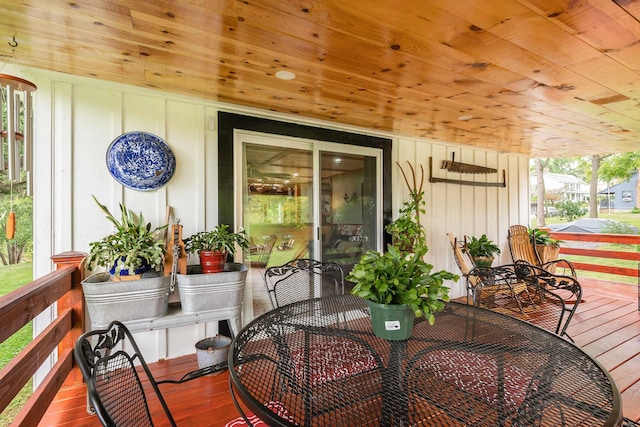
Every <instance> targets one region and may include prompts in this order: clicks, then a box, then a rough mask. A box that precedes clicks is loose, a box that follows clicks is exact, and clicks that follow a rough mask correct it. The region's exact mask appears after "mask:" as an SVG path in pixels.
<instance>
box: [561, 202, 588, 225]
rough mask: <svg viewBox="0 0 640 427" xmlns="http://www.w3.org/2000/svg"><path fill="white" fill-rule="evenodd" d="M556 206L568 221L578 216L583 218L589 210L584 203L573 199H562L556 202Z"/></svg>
mask: <svg viewBox="0 0 640 427" xmlns="http://www.w3.org/2000/svg"><path fill="white" fill-rule="evenodd" d="M555 206H556V208H557V209H558V215H560V216H561V217H562V218H566V219H567V221H574V220H576V219H578V218H582V217H583V216H585V215H586V214H587V212H588V209H587V208H586V207H585V206H584V203H580V202H574V201H573V200H561V201H559V202H556V205H555Z"/></svg>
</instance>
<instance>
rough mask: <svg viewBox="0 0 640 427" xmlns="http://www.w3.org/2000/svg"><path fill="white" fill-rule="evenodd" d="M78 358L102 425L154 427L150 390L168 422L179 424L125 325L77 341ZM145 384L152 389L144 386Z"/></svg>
mask: <svg viewBox="0 0 640 427" xmlns="http://www.w3.org/2000/svg"><path fill="white" fill-rule="evenodd" d="M74 355H75V358H76V361H77V362H78V365H79V366H80V370H81V371H82V375H83V377H84V379H85V381H86V383H87V391H88V397H89V402H90V404H91V406H92V407H93V410H94V411H95V413H96V415H97V416H98V418H99V419H100V422H101V423H102V425H104V426H136V427H139V426H153V425H154V422H153V419H152V418H151V413H150V412H149V405H148V402H147V391H148V392H149V393H151V392H154V393H155V395H156V397H157V399H158V400H159V401H160V404H161V405H162V408H163V409H164V412H165V415H166V420H167V421H168V422H169V423H170V424H171V425H172V426H175V425H176V423H175V421H174V419H173V417H172V416H171V412H170V411H169V408H168V406H167V404H166V402H165V400H164V398H163V397H162V394H161V393H160V390H159V388H158V384H157V383H156V381H155V380H154V379H153V376H152V375H151V372H150V371H149V367H148V366H147V364H146V362H145V361H144V358H143V357H142V354H141V353H140V350H139V349H138V346H137V344H136V343H135V341H134V340H133V337H132V336H131V333H130V332H129V330H128V329H127V328H126V327H125V326H124V325H123V324H122V323H120V322H112V323H111V324H110V325H109V326H108V327H107V329H102V330H95V331H89V332H86V333H85V334H83V335H82V336H81V337H80V338H79V339H78V341H77V342H76V345H75V348H74ZM137 365H138V366H137ZM141 377H142V378H141ZM143 381H144V383H145V384H147V383H148V384H149V386H150V387H144V386H143Z"/></svg>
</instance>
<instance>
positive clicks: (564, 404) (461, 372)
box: [229, 295, 621, 427]
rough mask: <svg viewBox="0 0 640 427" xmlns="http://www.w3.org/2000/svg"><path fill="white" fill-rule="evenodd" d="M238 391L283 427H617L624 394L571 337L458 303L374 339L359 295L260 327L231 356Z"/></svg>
mask: <svg viewBox="0 0 640 427" xmlns="http://www.w3.org/2000/svg"><path fill="white" fill-rule="evenodd" d="M229 369H230V373H231V375H230V386H231V387H232V391H233V392H234V394H235V395H236V396H238V397H239V398H240V399H241V401H242V402H243V403H244V404H245V405H246V406H247V407H248V408H249V409H250V410H251V411H253V412H254V413H255V415H257V416H258V417H259V418H261V419H262V420H263V421H264V422H266V423H267V424H268V425H272V426H350V427H353V426H492V427H493V426H549V427H551V426H553V427H557V426H615V425H616V424H617V423H618V422H619V420H620V418H621V400H620V394H619V392H618V389H617V388H616V385H615V383H614V382H613V380H612V379H611V377H610V375H609V374H608V372H607V371H606V370H605V369H604V368H603V367H602V366H601V365H600V364H599V363H598V362H597V361H596V360H594V359H593V358H591V357H590V356H588V355H587V354H586V353H584V352H583V351H582V350H581V349H579V348H578V347H576V346H575V345H574V344H572V343H570V342H567V341H566V340H564V339H562V338H560V337H558V336H557V335H554V334H552V333H550V332H547V331H545V330H543V329H540V328H538V327H536V326H534V325H531V324H529V323H526V322H523V321H520V320H518V319H514V318H511V317H508V316H505V315H503V314H499V313H495V312H491V311H489V310H486V309H483V308H479V307H474V306H470V305H465V304H458V303H448V304H447V305H446V308H445V310H444V311H442V312H439V313H437V314H436V322H435V324H434V325H429V323H428V322H426V321H420V320H419V319H417V320H416V322H415V325H414V329H413V333H412V336H411V337H410V338H409V339H408V340H405V341H387V340H384V339H381V338H378V337H376V336H374V335H373V332H372V330H371V324H370V320H369V314H368V310H367V308H366V304H365V301H364V300H362V299H361V298H359V297H356V296H353V295H341V296H331V297H325V298H319V299H313V300H307V301H302V302H299V303H294V304H290V305H286V306H284V307H281V308H278V309H275V310H272V311H270V312H268V313H266V314H264V315H262V316H260V317H258V318H256V319H254V320H253V321H252V322H251V323H249V324H248V325H247V326H246V327H245V328H243V330H242V331H240V333H239V334H238V335H237V336H236V338H235V339H234V342H233V345H232V348H231V351H230V354H229Z"/></svg>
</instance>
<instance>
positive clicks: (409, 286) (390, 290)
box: [347, 243, 458, 340]
mask: <svg viewBox="0 0 640 427" xmlns="http://www.w3.org/2000/svg"><path fill="white" fill-rule="evenodd" d="M426 253H427V247H426V245H424V244H422V243H421V244H418V245H416V246H414V252H412V253H410V254H406V253H404V252H402V251H401V250H400V249H399V248H398V247H396V246H393V245H389V246H388V247H387V251H386V252H385V253H380V252H377V251H367V252H366V253H365V254H364V255H363V256H362V258H361V259H360V262H358V263H357V264H356V265H355V266H354V267H353V270H351V272H350V273H349V275H348V276H347V279H348V280H350V281H352V282H353V283H354V284H355V285H354V287H353V289H352V291H351V292H352V293H353V294H354V295H357V296H359V297H361V298H364V299H365V300H367V305H368V306H369V308H370V312H371V322H372V326H373V328H374V333H375V334H376V335H378V336H381V337H383V338H386V339H389V340H404V339H407V338H408V337H409V336H410V335H411V330H412V327H413V319H414V317H420V316H425V318H426V319H427V321H428V322H429V323H430V324H433V323H434V321H435V316H434V313H435V312H437V311H440V310H442V309H443V308H444V302H446V301H449V294H448V292H449V288H448V287H446V286H444V281H445V280H454V281H455V280H458V276H457V275H455V274H453V273H449V272H448V271H444V270H441V271H438V272H433V266H432V265H431V264H428V263H427V262H425V261H424V260H423V257H424V255H425V254H426Z"/></svg>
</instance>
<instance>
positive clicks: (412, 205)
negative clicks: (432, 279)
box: [385, 162, 426, 252]
mask: <svg viewBox="0 0 640 427" xmlns="http://www.w3.org/2000/svg"><path fill="white" fill-rule="evenodd" d="M407 163H409V169H410V170H411V177H412V182H409V179H408V178H407V174H406V173H405V171H404V169H402V166H400V164H399V163H396V164H397V165H398V167H399V168H400V171H401V172H402V176H403V178H404V182H405V183H406V184H407V187H408V188H409V199H408V200H406V201H404V203H403V204H402V207H401V208H400V209H399V211H398V217H397V218H396V219H395V220H393V221H392V222H391V223H389V224H388V225H387V226H386V227H385V231H386V232H387V233H389V234H390V235H391V243H392V244H393V245H394V246H396V247H398V248H399V249H400V250H402V251H406V252H410V251H411V250H412V248H413V245H414V244H415V242H416V241H426V232H425V230H424V227H423V226H422V225H421V223H420V214H423V213H425V204H426V202H425V200H424V191H423V189H422V188H423V184H424V169H423V168H422V165H420V169H421V171H422V175H421V178H420V180H419V181H418V179H417V177H416V171H415V168H414V167H413V165H412V164H411V163H410V162H407ZM418 182H419V185H418Z"/></svg>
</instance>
